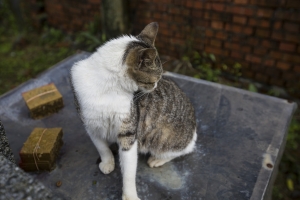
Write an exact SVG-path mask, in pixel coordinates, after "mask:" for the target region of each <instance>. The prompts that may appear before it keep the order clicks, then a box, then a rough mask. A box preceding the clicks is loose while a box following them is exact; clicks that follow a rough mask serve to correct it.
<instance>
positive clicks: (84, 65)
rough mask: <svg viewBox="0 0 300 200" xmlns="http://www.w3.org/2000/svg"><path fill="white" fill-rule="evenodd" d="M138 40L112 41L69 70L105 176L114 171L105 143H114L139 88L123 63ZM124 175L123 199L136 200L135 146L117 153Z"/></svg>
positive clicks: (128, 38)
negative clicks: (125, 56) (127, 50)
mask: <svg viewBox="0 0 300 200" xmlns="http://www.w3.org/2000/svg"><path fill="white" fill-rule="evenodd" d="M131 41H137V39H136V38H135V37H133V36H123V37H120V38H118V39H115V40H111V41H109V42H107V43H106V44H104V45H103V46H102V47H100V48H99V49H98V50H97V52H95V53H94V54H92V55H91V56H90V57H89V58H88V59H86V60H82V61H80V62H78V63H76V64H75V65H74V66H73V67H72V69H71V76H72V82H73V85H74V90H75V92H76V96H77V100H78V103H79V105H80V109H81V115H82V120H83V122H84V125H85V128H86V130H87V132H88V134H89V136H90V137H91V140H92V141H93V143H94V145H95V146H96V148H97V150H98V152H99V154H100V156H101V160H102V161H101V163H100V164H99V169H100V170H101V171H102V172H103V173H104V174H108V173H110V172H111V171H113V170H114V167H115V162H114V157H113V155H112V153H111V150H110V149H109V146H108V142H117V134H118V133H119V130H120V126H121V122H122V121H123V119H124V118H126V117H127V116H128V115H129V114H130V106H131V101H132V98H133V92H134V91H136V90H137V89H138V86H137V85H136V83H135V82H134V81H133V80H131V79H130V78H129V77H128V76H127V74H126V73H125V72H126V69H127V66H126V65H123V64H122V58H123V54H124V52H125V49H126V46H127V45H128V43H129V42H131ZM120 161H121V166H122V173H123V183H124V185H123V188H124V189H123V199H127V200H136V199H138V197H137V192H136V186H135V173H136V166H137V144H136V142H135V144H134V145H133V146H132V148H131V149H130V150H129V151H128V152H123V151H120Z"/></svg>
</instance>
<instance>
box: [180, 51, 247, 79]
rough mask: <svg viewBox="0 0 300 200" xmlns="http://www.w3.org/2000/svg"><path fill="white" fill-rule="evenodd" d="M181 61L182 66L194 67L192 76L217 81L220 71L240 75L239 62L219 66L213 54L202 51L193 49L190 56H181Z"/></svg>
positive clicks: (220, 74)
mask: <svg viewBox="0 0 300 200" xmlns="http://www.w3.org/2000/svg"><path fill="white" fill-rule="evenodd" d="M181 62H183V63H185V64H183V66H188V67H189V66H192V67H193V69H194V72H193V77H194V78H200V79H204V80H208V81H213V82H219V78H220V76H222V73H224V72H226V73H230V74H231V75H233V76H235V77H240V76H241V68H242V66H241V65H240V64H239V63H235V64H234V65H233V66H230V67H229V66H227V65H226V64H222V65H221V66H222V67H219V65H218V62H217V58H216V57H215V55H214V54H211V53H205V52H203V53H202V54H200V53H199V52H197V51H193V53H192V54H191V56H187V55H186V56H183V57H182V58H181Z"/></svg>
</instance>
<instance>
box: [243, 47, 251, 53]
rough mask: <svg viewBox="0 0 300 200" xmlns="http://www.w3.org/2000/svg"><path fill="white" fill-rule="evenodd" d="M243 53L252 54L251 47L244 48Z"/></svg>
mask: <svg viewBox="0 0 300 200" xmlns="http://www.w3.org/2000/svg"><path fill="white" fill-rule="evenodd" d="M241 51H242V52H245V53H250V52H251V47H250V46H242V47H241Z"/></svg>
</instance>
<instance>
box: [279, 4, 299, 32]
mask: <svg viewBox="0 0 300 200" xmlns="http://www.w3.org/2000/svg"><path fill="white" fill-rule="evenodd" d="M299 3H300V2H299ZM299 27H300V26H299V24H297V23H291V22H285V23H284V25H283V28H284V30H285V31H290V32H299Z"/></svg>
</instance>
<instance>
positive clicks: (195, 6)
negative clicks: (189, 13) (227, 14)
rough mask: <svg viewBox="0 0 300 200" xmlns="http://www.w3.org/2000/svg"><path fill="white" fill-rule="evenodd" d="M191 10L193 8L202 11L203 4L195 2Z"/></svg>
mask: <svg viewBox="0 0 300 200" xmlns="http://www.w3.org/2000/svg"><path fill="white" fill-rule="evenodd" d="M193 8H195V9H203V8H204V3H203V2H201V1H195V2H194V5H193Z"/></svg>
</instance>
